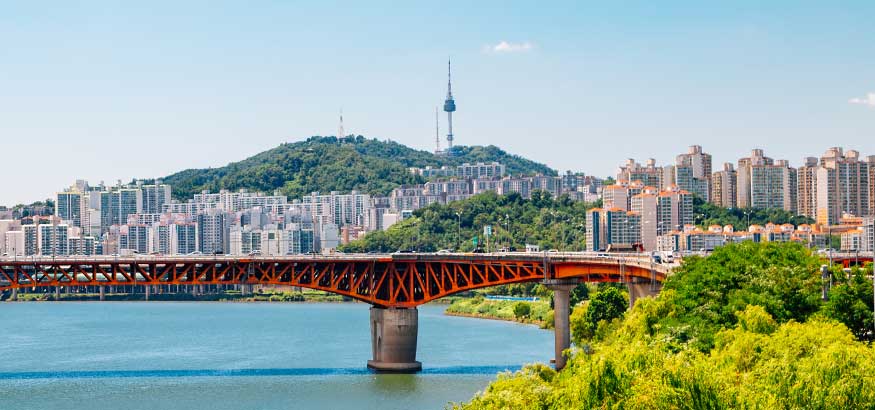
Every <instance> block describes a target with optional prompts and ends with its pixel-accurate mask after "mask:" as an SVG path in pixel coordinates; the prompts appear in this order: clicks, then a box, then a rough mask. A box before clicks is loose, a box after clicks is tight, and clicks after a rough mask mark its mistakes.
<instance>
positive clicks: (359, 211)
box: [301, 191, 371, 226]
mask: <svg viewBox="0 0 875 410" xmlns="http://www.w3.org/2000/svg"><path fill="white" fill-rule="evenodd" d="M301 203H302V205H303V210H304V212H306V213H308V214H310V215H311V216H312V217H313V219H314V220H316V221H319V222H322V223H328V222H331V223H334V224H336V225H337V226H348V225H353V226H364V225H365V224H366V220H367V217H368V209H369V208H370V207H371V196H370V195H368V194H363V193H361V192H358V191H352V192H350V193H349V194H341V193H338V192H331V193H329V194H327V195H321V194H319V193H318V192H313V193H311V194H310V195H307V196H304V197H303V198H301Z"/></svg>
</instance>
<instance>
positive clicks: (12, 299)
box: [9, 288, 18, 302]
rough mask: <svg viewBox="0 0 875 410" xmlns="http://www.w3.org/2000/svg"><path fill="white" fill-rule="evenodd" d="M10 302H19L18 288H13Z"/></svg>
mask: <svg viewBox="0 0 875 410" xmlns="http://www.w3.org/2000/svg"><path fill="white" fill-rule="evenodd" d="M9 300H11V301H13V302H14V301H16V300H18V288H12V296H10V297H9Z"/></svg>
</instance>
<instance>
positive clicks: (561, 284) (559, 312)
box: [544, 279, 577, 370]
mask: <svg viewBox="0 0 875 410" xmlns="http://www.w3.org/2000/svg"><path fill="white" fill-rule="evenodd" d="M544 285H546V286H547V288H549V289H550V290H552V291H553V334H554V335H555V337H556V339H555V346H554V347H555V349H556V351H555V357H556V359H555V360H556V363H555V366H556V370H562V369H564V368H565V365H566V364H567V360H566V358H565V355H564V354H563V352H564V351H565V350H567V349H569V348H570V347H571V324H570V321H571V319H570V318H571V290H572V289H574V288H575V287H576V286H577V281H576V280H561V279H552V280H551V279H548V280H545V281H544Z"/></svg>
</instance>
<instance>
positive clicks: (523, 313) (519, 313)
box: [513, 302, 532, 319]
mask: <svg viewBox="0 0 875 410" xmlns="http://www.w3.org/2000/svg"><path fill="white" fill-rule="evenodd" d="M531 313H532V305H530V304H528V303H526V302H517V303H515V304H514V305H513V315H514V317H516V318H517V319H522V318H526V317H529V315H530V314H531Z"/></svg>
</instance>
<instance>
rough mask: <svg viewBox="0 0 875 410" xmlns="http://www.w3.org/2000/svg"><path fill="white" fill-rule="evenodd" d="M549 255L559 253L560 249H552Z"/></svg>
mask: <svg viewBox="0 0 875 410" xmlns="http://www.w3.org/2000/svg"><path fill="white" fill-rule="evenodd" d="M547 253H559V249H550V250H549V251H547Z"/></svg>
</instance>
